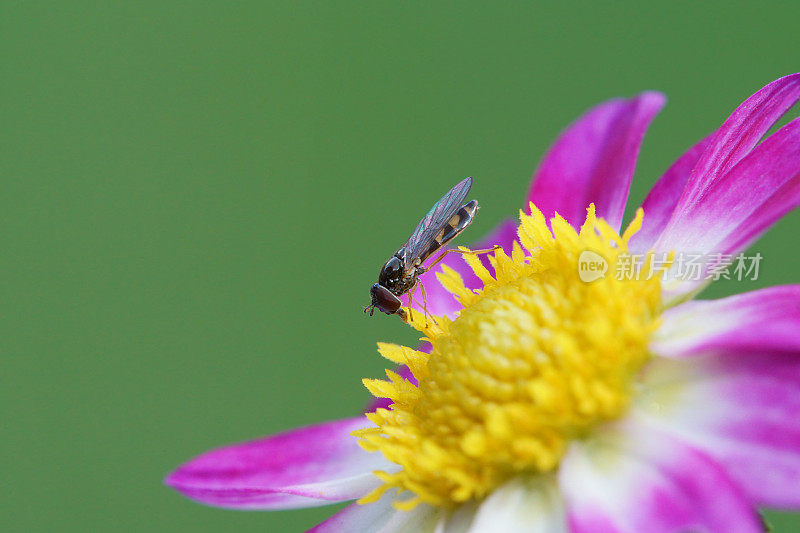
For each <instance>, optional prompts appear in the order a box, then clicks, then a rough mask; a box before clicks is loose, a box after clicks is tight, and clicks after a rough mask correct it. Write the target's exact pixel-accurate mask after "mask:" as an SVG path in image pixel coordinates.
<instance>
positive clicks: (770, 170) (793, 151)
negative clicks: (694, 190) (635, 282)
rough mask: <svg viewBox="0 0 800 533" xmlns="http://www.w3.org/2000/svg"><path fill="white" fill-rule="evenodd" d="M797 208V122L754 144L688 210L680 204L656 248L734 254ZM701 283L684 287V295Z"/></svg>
mask: <svg viewBox="0 0 800 533" xmlns="http://www.w3.org/2000/svg"><path fill="white" fill-rule="evenodd" d="M798 204H800V119H795V120H794V121H792V122H790V123H789V124H787V125H786V126H784V127H783V128H781V129H780V130H778V131H777V132H775V133H774V134H773V135H772V136H770V137H769V138H768V139H766V140H765V141H764V142H762V143H761V144H760V145H758V146H757V147H756V148H755V149H754V150H753V151H752V152H751V153H750V154H749V155H748V156H747V157H745V158H744V159H743V160H742V161H740V162H739V164H737V165H736V166H735V167H734V168H733V169H731V170H730V171H729V172H728V173H727V174H725V176H723V177H722V178H720V179H717V180H716V181H714V182H713V183H711V184H710V185H709V186H708V187H707V188H706V189H705V190H703V191H702V195H701V196H700V197H699V198H698V199H697V201H696V202H694V203H693V204H692V205H687V204H685V203H684V200H683V199H682V200H681V202H680V203H679V205H678V207H677V208H676V211H675V214H674V216H673V218H672V220H671V221H670V222H669V224H668V225H667V228H666V229H665V230H664V232H663V234H662V235H661V237H660V238H659V239H658V241H657V242H656V244H655V246H654V248H655V249H656V250H659V251H676V252H687V253H701V254H703V253H705V254H707V253H712V252H713V253H722V254H735V253H736V252H739V251H741V250H743V249H745V248H746V247H747V246H748V245H749V244H750V243H752V242H753V241H754V240H755V239H756V238H757V237H758V236H759V235H761V234H762V233H763V232H764V231H766V230H767V229H768V228H769V227H770V226H771V225H772V224H773V223H774V222H775V221H777V220H778V219H779V218H780V217H782V216H783V215H784V214H786V213H787V212H788V211H790V210H791V209H793V208H795V207H797V205H798ZM702 284H703V281H702V280H694V283H692V282H687V283H684V286H685V287H684V289H683V290H684V291H685V292H688V291H689V290H693V289H694V288H695V287H697V286H699V285H702Z"/></svg>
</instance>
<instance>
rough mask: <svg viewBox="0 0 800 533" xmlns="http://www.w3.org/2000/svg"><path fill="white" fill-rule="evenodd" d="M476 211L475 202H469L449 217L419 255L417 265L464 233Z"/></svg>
mask: <svg viewBox="0 0 800 533" xmlns="http://www.w3.org/2000/svg"><path fill="white" fill-rule="evenodd" d="M477 211H478V201H477V200H471V201H469V202H467V203H466V204H464V205H463V206H461V208H460V209H459V210H458V211H456V214H455V215H453V216H452V217H450V220H448V221H447V223H446V224H445V225H444V226H442V229H441V230H439V232H438V233H437V234H436V235H435V236H434V238H433V239H431V242H430V243H428V247H427V249H426V250H425V251H424V252H423V253H422V254H420V257H419V263H418V264H422V263H423V262H424V261H425V259H427V258H428V257H430V256H431V255H432V254H434V253H435V252H436V250H438V249H439V248H441V247H442V246H444V245H446V244H447V243H448V242H450V241H452V240H453V239H454V238H455V237H456V236H457V235H458V234H459V233H461V232H462V231H464V229H465V228H466V227H467V226H469V225H470V224H471V223H472V220H473V219H474V218H475V213H477Z"/></svg>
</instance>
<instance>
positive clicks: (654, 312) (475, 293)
mask: <svg viewBox="0 0 800 533" xmlns="http://www.w3.org/2000/svg"><path fill="white" fill-rule="evenodd" d="M642 217H643V213H642V211H641V210H639V211H638V212H637V214H636V218H635V219H634V221H633V222H631V224H630V226H629V227H628V228H627V230H626V231H625V232H624V233H623V235H622V236H619V234H617V232H616V231H615V230H614V229H613V228H611V227H610V226H609V225H608V224H607V223H606V222H605V221H604V220H602V219H598V218H596V216H595V212H594V206H593V205H592V206H590V207H589V209H588V210H587V217H586V222H585V223H584V224H583V226H582V227H581V229H580V231H579V232H576V231H575V230H574V229H573V228H572V227H571V226H570V225H569V224H568V223H567V222H566V221H565V220H564V219H563V218H561V217H559V216H558V215H556V217H555V218H553V219H552V220H551V221H550V227H548V225H547V222H546V220H545V218H544V216H543V215H542V213H541V212H540V211H539V210H538V209H536V207H535V206H533V205H531V214H530V215H526V214H524V213H520V220H521V223H520V226H519V229H518V236H519V241H520V243H521V244H522V246H520V245H519V244H518V243H514V246H513V248H512V250H511V256H510V257H509V256H508V254H506V252H504V251H503V250H498V251H497V252H495V253H494V255H493V256H491V257H490V258H489V261H490V263H491V265H492V267H493V270H494V273H492V272H490V271H489V269H487V268H486V267H484V265H483V263H481V260H480V258H478V257H476V256H474V255H469V254H464V259H465V260H466V262H467V264H468V265H469V266H470V267H471V268H472V270H473V271H474V272H475V274H476V275H477V276H478V277H479V278H480V280H481V281H482V282H483V285H484V286H483V289H479V290H471V289H468V288H466V287H465V286H464V283H463V281H462V279H461V277H460V276H459V275H458V273H457V272H455V271H454V270H452V269H450V268H447V267H444V268H443V270H442V272H441V273H440V274H438V275H437V276H438V278H439V281H440V282H441V283H442V285H443V286H444V287H445V288H447V289H448V290H449V291H450V292H452V293H453V294H454V295H455V296H456V297H457V298H458V300H459V302H460V303H461V305H462V306H463V309H462V310H461V312H460V313H459V316H458V317H457V318H456V319H455V320H453V321H450V320H448V319H447V318H446V317H440V318H437V319H436V321H435V322H433V321H426V320H425V319H424V317H422V316H421V313H414V314H413V323H412V326H413V327H415V328H416V329H417V330H419V331H420V332H422V333H423V334H424V335H425V338H424V339H425V340H428V341H429V342H430V343H431V345H432V350H431V353H430V354H427V353H424V352H420V351H417V350H413V349H411V348H407V347H404V346H397V345H393V344H384V343H381V344H379V345H378V350H379V351H380V353H381V355H383V356H384V357H386V358H387V359H389V360H390V361H392V362H394V363H398V364H406V365H408V366H409V368H410V369H411V371H412V373H413V374H414V376H415V377H416V378H417V380H418V381H419V385H418V386H414V385H412V384H411V383H410V382H408V381H406V380H404V379H402V378H401V377H400V376H399V375H397V374H395V373H394V372H391V371H387V376H388V378H389V379H388V380H374V379H365V380H364V384H365V385H366V387H367V388H368V389H369V391H370V392H371V393H372V394H374V395H375V396H378V397H382V398H389V399H391V401H392V402H393V405H391V407H390V408H389V409H378V410H377V411H376V412H375V413H372V414H369V415H368V417H369V418H370V420H371V421H372V422H374V423H375V424H376V426H377V427H375V428H370V429H364V430H360V431H358V432H357V433H356V435H357V436H358V437H359V439H360V443H361V445H362V446H363V447H364V448H365V449H367V450H370V451H380V452H381V453H383V454H384V455H385V456H386V458H387V459H389V460H390V461H392V462H394V463H397V464H399V465H401V466H402V469H401V470H400V471H398V472H396V473H385V472H379V473H376V475H378V476H379V478H380V479H381V480H382V481H383V482H384V485H382V486H381V487H380V488H379V489H378V490H377V491H376V492H374V493H372V494H370V495H368V496H366V497H365V498H363V499H362V500H361V502H362V503H366V502H368V501H374V500H375V499H376V498H377V497H379V496H380V495H381V494H382V493H383V492H384V491H385V490H386V489H388V488H392V487H397V488H398V489H400V490H401V491H410V492H413V493H414V494H415V496H414V497H413V498H411V499H409V500H406V501H404V502H403V503H402V507H403V508H410V507H413V506H414V505H416V504H417V503H419V502H426V503H429V504H433V505H438V506H450V505H454V504H457V503H459V502H463V501H466V500H470V499H477V498H482V497H483V496H485V495H487V494H488V493H490V492H491V491H492V490H493V489H494V488H496V487H498V486H499V485H501V484H503V483H504V482H506V481H507V480H508V479H509V478H511V477H513V476H515V475H518V474H522V473H526V474H534V475H535V474H544V473H547V472H550V471H553V470H554V469H556V468H557V467H558V464H559V462H560V460H561V457H562V455H563V454H564V452H565V450H566V448H567V445H568V444H569V442H570V441H572V440H575V439H581V438H583V437H585V436H586V435H587V434H588V433H589V432H590V431H591V430H592V429H593V428H594V427H596V426H597V425H598V424H601V423H604V422H608V421H610V420H614V419H616V418H619V417H620V416H622V415H623V414H624V413H625V412H626V410H627V408H628V405H629V403H630V398H631V394H632V390H633V387H634V381H635V377H636V374H637V372H638V370H639V369H640V368H641V366H642V365H643V364H644V363H645V362H646V361H647V359H648V357H649V353H648V351H647V342H648V339H649V337H650V335H651V333H652V332H653V331H654V329H655V328H656V326H657V322H658V314H659V312H660V306H661V288H660V280H659V278H658V276H652V277H649V279H648V276H646V275H644V273H645V272H646V270H647V266H648V265H647V261H652V257H650V258H649V259H647V260H646V261H644V263H645V264H644V265H641V264H640V265H639V267H640V268H641V273H640V275H637V276H635V277H634V276H631V277H632V278H633V279H629V277H626V276H623V277H620V276H616V275H615V266H616V265H617V264H618V260H619V259H620V256H621V255H623V254H627V252H628V249H627V246H628V240H629V239H630V238H631V236H633V234H635V233H636V231H638V229H639V228H641V223H642ZM589 252H591V253H592V255H591V257H593V258H594V259H596V260H598V261H599V262H600V263H601V264H600V266H602V262H603V261H605V262H606V266H607V270H606V271H605V272H604V275H601V276H599V277H598V278H597V279H591V280H588V281H587V280H585V279H584V280H582V277H581V276H579V260H582V257H583V256H582V254H583V253H589ZM594 267H595V268H597V267H598V265H597V264H595V265H594ZM595 272H596V271H595Z"/></svg>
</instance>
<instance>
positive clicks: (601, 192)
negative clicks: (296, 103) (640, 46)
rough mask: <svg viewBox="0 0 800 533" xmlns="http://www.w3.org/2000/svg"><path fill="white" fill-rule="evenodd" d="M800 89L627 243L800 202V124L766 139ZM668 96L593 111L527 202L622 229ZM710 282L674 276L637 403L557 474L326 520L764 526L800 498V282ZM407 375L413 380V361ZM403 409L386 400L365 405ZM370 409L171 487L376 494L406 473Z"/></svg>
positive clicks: (733, 131)
mask: <svg viewBox="0 0 800 533" xmlns="http://www.w3.org/2000/svg"><path fill="white" fill-rule="evenodd" d="M798 99H800V74H793V75H790V76H786V77H783V78H780V79H778V80H776V81H774V82H772V83H770V84H768V85H767V86H765V87H764V88H762V89H761V90H759V91H758V92H756V93H755V94H754V95H752V96H751V97H750V98H748V99H747V100H746V101H744V102H743V103H742V104H741V105H740V106H739V107H738V108H737V109H736V110H735V111H734V112H733V114H731V116H730V117H729V118H728V119H727V120H726V121H725V122H724V123H723V124H722V125H721V126H720V127H719V128H718V129H717V130H716V131H715V132H713V133H712V134H710V135H709V136H707V137H706V138H704V139H702V140H700V141H699V142H697V143H696V144H695V145H694V146H692V147H691V148H690V149H689V150H687V151H686V153H684V154H683V155H681V156H680V157H679V158H678V159H677V160H676V161H675V163H674V164H673V165H672V166H671V167H670V168H669V169H668V170H667V171H666V172H665V174H664V175H663V176H662V177H661V178H660V179H659V180H658V182H657V183H656V184H655V186H654V187H653V189H652V190H651V191H650V193H649V194H648V196H647V197H646V199H645V200H644V202H643V204H642V209H643V211H644V218H643V223H642V224H643V225H642V227H641V229H640V230H639V231H638V232H637V233H635V234H634V235H632V236H629V240H627V241H626V242H627V245H628V250H629V251H630V253H632V254H646V253H648V252H656V253H659V252H675V251H691V252H697V253H705V254H711V253H719V254H726V255H733V254H737V253H739V252H741V251H743V250H745V249H746V247H747V246H749V245H750V244H752V243H753V242H754V241H755V240H756V239H757V238H758V237H759V236H760V235H761V234H763V233H764V232H765V231H766V230H767V229H769V227H770V226H771V225H772V224H774V223H775V222H776V221H777V220H779V219H780V218H781V217H782V216H783V215H784V214H786V213H787V212H789V211H790V210H792V209H794V208H795V207H796V206H797V205H798V204H800V119H794V120H793V121H791V122H789V123H788V124H787V125H785V126H783V127H782V128H780V129H778V130H777V131H775V132H774V133H772V134H771V135H770V136H768V137H767V138H766V139H763V138H764V136H765V135H766V134H767V133H768V131H769V130H770V128H771V127H772V126H773V125H774V124H775V123H776V122H777V121H778V120H779V119H780V118H781V116H783V115H784V113H786V112H787V110H789V108H791V107H792V106H793V105H794V104H795V103H796V102H797V101H798ZM664 102H665V99H664V97H663V96H662V95H661V94H659V93H653V92H646V93H642V94H640V95H638V96H635V97H633V98H630V99H615V100H611V101H608V102H606V103H603V104H601V105H599V106H597V107H595V108H593V109H591V110H589V111H588V112H587V113H585V114H584V115H583V116H581V117H580V118H579V119H578V120H577V121H576V122H575V123H573V124H572V125H571V126H569V127H568V128H567V129H566V130H565V131H564V132H563V133H562V134H561V135H560V136H559V137H558V139H557V140H556V142H555V143H554V145H553V146H552V147H551V148H550V150H549V151H548V152H547V154H546V156H545V157H544V159H543V161H542V162H541V164H540V166H539V168H538V170H537V171H536V172H535V174H534V176H533V181H532V184H531V187H530V191H529V194H528V198H527V200H528V201H530V202H532V203H533V204H535V206H536V208H537V209H538V211H540V212H541V213H542V214H543V215H544V217H545V218H546V219H547V220H551V219H553V220H554V221H555V219H554V218H553V217H557V215H558V216H560V217H563V219H565V220H566V222H568V223H569V224H570V225H571V226H572V227H573V228H575V229H576V230H577V229H578V228H579V227H580V225H581V224H582V223H583V222H584V218H585V216H586V209H587V207H588V206H589V205H590V204H594V208H595V210H596V214H597V217H598V218H601V219H603V220H604V221H605V222H606V223H607V224H608V225H609V226H610V227H611V228H613V229H614V230H615V231H617V232H619V231H620V228H621V224H622V217H623V212H624V209H625V206H626V202H627V198H628V192H629V186H630V183H631V179H632V176H633V173H634V168H635V163H636V159H637V156H638V152H639V148H640V145H641V142H642V139H643V137H644V134H645V131H646V129H647V127H648V125H649V124H650V122H651V120H652V119H653V118H654V117H655V115H656V114H657V113H658V112H659V110H660V109H661V107H662V106H663V105H664ZM762 139H763V140H762ZM526 205H527V202H526ZM555 223H556V222H553V224H555ZM518 236H519V234H518V230H517V224H516V223H514V222H510V221H509V222H504V223H502V224H501V225H500V226H499V227H498V228H497V229H496V230H495V232H493V233H492V234H491V235H490V236H489V237H488V238H487V239H485V240H484V241H483V242H482V243H479V246H480V247H483V246H484V245H493V244H500V245H501V246H502V247H503V249H504V250H506V251H508V252H509V253H510V251H511V250H512V249H514V248H515V245H514V241H515V240H516V239H518ZM517 247H518V245H517ZM453 255H455V254H450V257H448V258H447V259H446V260H445V261H444V262H443V265H446V266H447V267H448V268H449V269H452V270H453V271H455V272H457V273H458V274H459V275H460V277H461V278H462V279H463V281H464V285H465V286H466V287H467V288H468V289H479V288H481V287H482V286H483V284H484V280H483V279H481V278H480V277H479V276H478V275H477V274H476V272H475V270H474V269H473V268H469V267H467V266H466V265H465V263H464V261H463V260H462V259H461V258H459V257H453ZM483 261H484V265H486V266H487V267H488V266H490V265H489V262H488V260H486V259H484V260H483ZM492 266H494V265H492ZM438 271H439V272H442V269H441V268H439V269H438ZM424 281H425V283H426V288H427V289H428V309H429V311H431V312H432V313H433V314H435V315H438V316H448V317H451V318H454V317H456V316H458V312H459V311H460V310H461V309H462V306H461V303H460V302H459V300H458V299H457V298H456V297H454V296H453V294H451V292H450V291H448V290H446V289H445V287H444V286H443V284H440V283H439V282H437V281H436V277H435V276H433V275H426V277H425V279H424ZM707 283H708V281H707V280H705V279H699V280H698V279H689V280H687V279H680V278H670V279H665V280H664V281H663V282H662V288H661V290H662V293H661V302H662V308H663V310H662V311H661V312H660V315H659V325H658V327H657V329H655V332H654V333H653V334H652V336H651V337H649V343H648V345H647V349H648V350H649V353H650V354H651V355H650V358H649V360H648V362H647V363H646V364H644V366H642V367H641V369H640V370H638V371H637V374H636V386H635V394H633V396H632V401H631V404H630V407H629V408H627V409H626V410H625V414H624V416H621V417H619V418H618V419H615V420H612V421H608V422H607V423H603V424H598V425H596V426H593V429H592V431H591V434H589V435H586V436H583V437H581V438H574V439H572V440H571V441H570V442H569V445H568V447H567V449H566V451H565V452H564V454H563V456H561V457H560V459H559V462H558V466H557V467H556V468H555V469H553V470H552V471H549V472H545V473H541V472H537V473H533V474H530V475H517V476H511V477H509V478H508V479H507V480H506V481H505V482H504V483H503V484H501V485H499V486H497V487H494V488H493V489H492V490H491V491H490V492H489V493H488V494H486V495H484V496H483V497H481V498H471V499H467V500H458V499H455V500H453V501H450V502H449V504H448V505H436V504H433V503H430V502H428V501H425V500H424V499H423V502H422V503H420V504H419V505H417V506H416V507H413V509H408V510H400V509H398V508H396V507H397V505H396V504H397V503H398V502H400V503H402V502H403V501H405V500H404V496H403V494H401V493H398V491H397V490H396V489H395V488H389V490H387V491H386V492H385V493H384V494H383V495H382V496H381V497H380V498H377V497H376V498H375V499H376V501H374V502H372V503H364V504H359V503H353V504H351V505H350V506H348V507H346V508H345V509H344V510H342V511H341V512H339V513H338V514H336V515H334V516H332V517H331V518H330V519H328V520H326V521H325V522H323V523H321V524H319V525H318V526H317V527H316V528H315V529H314V530H315V531H320V532H322V531H359V532H361V531H381V532H391V531H431V532H433V531H442V532H444V531H468V532H482V531H490V530H492V531H504V532H513V531H534V530H537V531H538V530H541V531H552V532H560V531H572V532H576V533H582V532H597V531H609V532H638V531H725V532H728V531H761V530H763V525H762V523H761V520H760V518H759V516H758V514H757V511H756V509H757V508H758V507H762V506H763V507H772V508H779V509H789V510H797V509H800V285H791V286H781V287H773V288H769V289H763V290H758V291H754V292H750V293H746V294H741V295H737V296H731V297H728V298H722V299H718V300H710V301H709V300H692V298H693V296H694V295H696V294H697V293H698V292H699V291H700V290H701V289H702V288H703V287H704V286H705V284H707ZM455 320H458V318H455ZM398 372H399V374H400V375H401V376H403V377H404V378H406V379H408V380H409V382H410V383H412V384H414V385H416V383H417V382H416V380H415V379H414V377H413V376H411V374H410V372H409V371H408V368H405V367H402V368H401V369H400V370H399V371H398ZM389 406H390V402H389V401H387V400H378V401H376V402H375V403H374V404H373V405H372V406H371V407H370V409H368V411H374V410H375V409H377V408H382V409H387V408H389ZM371 418H372V420H373V421H370V420H368V419H367V418H366V417H365V416H357V417H354V418H349V419H344V420H339V421H333V422H326V423H323V424H319V425H317V426H311V427H306V428H301V429H295V430H292V431H289V432H286V433H282V434H279V435H275V436H271V437H267V438H263V439H260V440H256V441H252V442H246V443H242V444H236V445H231V446H227V447H223V448H220V449H217V450H212V451H209V452H207V453H205V454H203V455H200V456H199V457H196V458H194V459H192V460H191V461H189V462H188V463H186V464H184V465H182V466H180V467H179V468H178V469H176V470H175V471H174V472H172V473H171V474H170V475H169V476H168V477H167V478H166V483H167V485H169V486H171V487H173V488H174V489H175V490H177V491H179V492H180V493H182V494H183V495H185V496H187V497H189V498H191V499H193V500H196V501H198V502H200V503H204V504H207V505H214V506H219V507H228V508H233V509H265V510H268V509H290V508H298V507H309V506H318V505H326V504H331V503H336V502H342V501H348V500H354V499H358V498H363V497H364V496H366V495H368V494H369V493H371V492H373V491H374V490H375V489H377V488H379V487H380V486H382V485H383V484H384V481H382V479H379V478H378V477H376V476H375V475H374V474H373V472H375V471H381V472H384V473H387V474H389V475H391V474H393V473H397V472H398V471H400V470H402V468H403V466H402V465H400V464H397V463H396V462H392V461H389V460H387V459H386V458H385V457H384V455H382V454H381V453H371V452H367V451H365V450H364V449H362V447H361V446H360V445H359V442H358V439H357V438H356V437H354V436H353V435H352V433H353V432H354V431H356V430H359V429H362V428H372V427H374V424H373V422H374V420H375V418H374V417H371ZM401 507H402V505H401Z"/></svg>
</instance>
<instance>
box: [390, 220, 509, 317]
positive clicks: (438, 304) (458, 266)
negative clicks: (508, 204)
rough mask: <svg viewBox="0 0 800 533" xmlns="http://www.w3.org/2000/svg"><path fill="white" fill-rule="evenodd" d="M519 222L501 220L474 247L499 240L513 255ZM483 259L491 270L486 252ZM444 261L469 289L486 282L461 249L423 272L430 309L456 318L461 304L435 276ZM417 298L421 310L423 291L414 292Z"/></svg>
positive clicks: (482, 246)
mask: <svg viewBox="0 0 800 533" xmlns="http://www.w3.org/2000/svg"><path fill="white" fill-rule="evenodd" d="M517 225H518V224H517V222H516V221H513V220H506V221H505V222H502V223H500V225H499V226H497V227H496V228H495V229H494V230H493V231H492V232H491V233H490V234H489V235H488V236H486V237H484V238H483V239H481V240H480V241H478V242H477V243H475V244H473V245H472V246H471V248H472V249H474V250H479V249H482V248H491V247H492V246H494V245H495V244H499V245H500V246H502V247H503V249H504V250H505V251H506V252H507V253H508V254H509V255H510V254H511V247H512V243H513V242H514V240H516V238H517ZM481 261H482V262H483V264H484V265H485V266H486V267H487V268H489V269H490V271H491V266H490V264H489V260H488V259H487V258H486V256H485V255H483V256H481ZM442 265H447V266H448V267H450V268H452V269H453V270H455V271H456V272H458V273H459V274H460V275H461V277H462V278H463V280H464V284H465V285H466V286H467V287H468V288H470V289H477V288H479V287H482V286H483V284H482V283H481V281H480V279H478V276H476V275H475V273H474V272H473V271H472V269H471V268H469V267H468V266H467V263H466V261H464V259H463V258H462V257H461V254H458V253H452V254H448V255H447V256H446V257H445V258H444V259H443V260H442V261H441V262H440V263H439V264H438V265H436V266H435V267H434V268H433V270H431V271H430V272H426V273H425V274H423V275H422V276H420V280H421V281H422V282H423V283H424V284H425V290H426V292H427V298H428V312H429V313H432V314H434V315H437V316H442V315H447V316H449V317H450V318H454V317H455V312H456V311H458V310H459V309H461V305H460V304H459V303H458V301H457V300H456V299H455V297H454V296H453V295H452V294H451V293H450V292H448V291H447V290H445V288H444V287H442V285H441V284H440V283H439V280H438V279H436V272H441V271H442ZM402 300H403V303H404V304H407V303H408V298H407V297H403V298H402ZM414 302H415V304H416V305H415V306H414V308H415V309H420V310H421V309H422V306H421V304H422V294H421V292H420V291H419V290H417V291H416V292H415V293H414Z"/></svg>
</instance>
